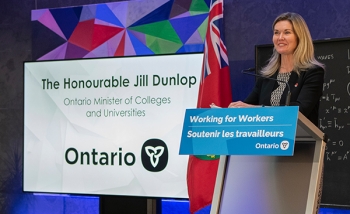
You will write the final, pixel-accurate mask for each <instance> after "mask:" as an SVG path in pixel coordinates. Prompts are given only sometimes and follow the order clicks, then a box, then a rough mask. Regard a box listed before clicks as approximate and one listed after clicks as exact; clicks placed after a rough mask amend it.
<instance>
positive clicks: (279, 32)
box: [272, 20, 298, 55]
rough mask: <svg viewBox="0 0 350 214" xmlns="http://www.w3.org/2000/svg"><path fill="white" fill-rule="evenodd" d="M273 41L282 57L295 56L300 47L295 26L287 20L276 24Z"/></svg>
mask: <svg viewBox="0 0 350 214" xmlns="http://www.w3.org/2000/svg"><path fill="white" fill-rule="evenodd" d="M272 41H273V45H274V46H275V49H276V51H277V52H278V53H279V54H281V55H293V53H294V50H295V49H296V48H297V45H298V38H297V36H296V35H295V33H294V29H293V26H292V24H291V23H290V22H289V21H287V20H283V21H279V22H277V23H276V24H275V27H274V31H273V38H272Z"/></svg>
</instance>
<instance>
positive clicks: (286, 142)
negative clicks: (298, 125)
mask: <svg viewBox="0 0 350 214" xmlns="http://www.w3.org/2000/svg"><path fill="white" fill-rule="evenodd" d="M280 148H281V149H282V150H287V149H288V148H289V142H288V141H286V140H284V141H282V142H281V145H280Z"/></svg>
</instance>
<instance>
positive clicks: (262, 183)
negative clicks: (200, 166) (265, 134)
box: [210, 112, 326, 214]
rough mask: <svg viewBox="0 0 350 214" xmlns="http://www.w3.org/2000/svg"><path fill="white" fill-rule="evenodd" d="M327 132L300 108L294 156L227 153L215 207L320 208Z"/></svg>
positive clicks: (265, 212) (229, 212) (284, 211)
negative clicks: (317, 125) (229, 154)
mask: <svg viewBox="0 0 350 214" xmlns="http://www.w3.org/2000/svg"><path fill="white" fill-rule="evenodd" d="M324 138H325V135H324V133H322V132H321V131H320V130H319V129H318V128H317V127H316V126H315V125H314V124H313V123H311V122H310V121H309V120H308V119H307V118H306V117H305V116H304V115H303V114H301V113H300V112H299V113H298V120H297V131H296V138H295V147H294V155H293V156H251V155H244V156H242V155H231V156H227V155H221V156H220V162H219V168H218V173H217V178H216V184H215V190H214V195H213V201H212V207H211V212H210V213H211V214H296V213H298V214H301V213H305V214H316V213H318V208H319V202H320V200H321V189H322V175H323V157H324V151H325V145H326V144H325V140H324Z"/></svg>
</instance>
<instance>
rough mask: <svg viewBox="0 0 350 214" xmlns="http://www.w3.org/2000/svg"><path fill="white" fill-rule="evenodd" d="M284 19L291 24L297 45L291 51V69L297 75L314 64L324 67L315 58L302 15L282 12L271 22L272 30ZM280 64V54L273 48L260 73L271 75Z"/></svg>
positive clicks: (309, 35)
mask: <svg viewBox="0 0 350 214" xmlns="http://www.w3.org/2000/svg"><path fill="white" fill-rule="evenodd" d="M284 20H287V21H289V22H290V23H291V24H292V26H293V30H294V33H295V34H296V36H297V40H298V45H297V47H296V49H295V51H294V53H293V61H294V65H293V71H295V72H297V73H298V75H299V74H300V72H302V71H305V70H306V69H308V68H312V67H315V66H320V67H322V68H324V65H323V64H322V63H320V62H318V61H317V60H316V59H315V56H314V46H313V43H312V38H311V34H310V31H309V28H308V27H307V25H306V22H305V21H304V19H303V17H301V16H300V15H299V14H297V13H290V12H287V13H283V14H281V15H279V16H278V17H277V18H276V19H275V21H274V22H273V24H272V30H274V27H275V25H276V23H277V22H279V21H284ZM280 66H281V54H279V53H278V52H277V51H276V49H275V48H273V54H272V56H271V58H270V59H269V63H268V64H267V65H266V66H265V67H263V68H262V70H261V74H262V75H264V76H267V77H269V76H272V75H273V74H274V73H275V72H277V71H278V69H279V68H280Z"/></svg>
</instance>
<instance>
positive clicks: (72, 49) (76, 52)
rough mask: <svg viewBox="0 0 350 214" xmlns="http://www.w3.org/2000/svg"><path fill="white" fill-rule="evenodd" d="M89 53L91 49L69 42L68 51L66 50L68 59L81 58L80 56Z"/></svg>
mask: <svg viewBox="0 0 350 214" xmlns="http://www.w3.org/2000/svg"><path fill="white" fill-rule="evenodd" d="M87 53H89V51H87V50H85V49H83V48H81V47H78V46H75V45H73V44H71V43H68V45H67V51H66V57H65V58H66V59H79V58H83V57H84V56H85V55H86V54H87Z"/></svg>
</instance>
